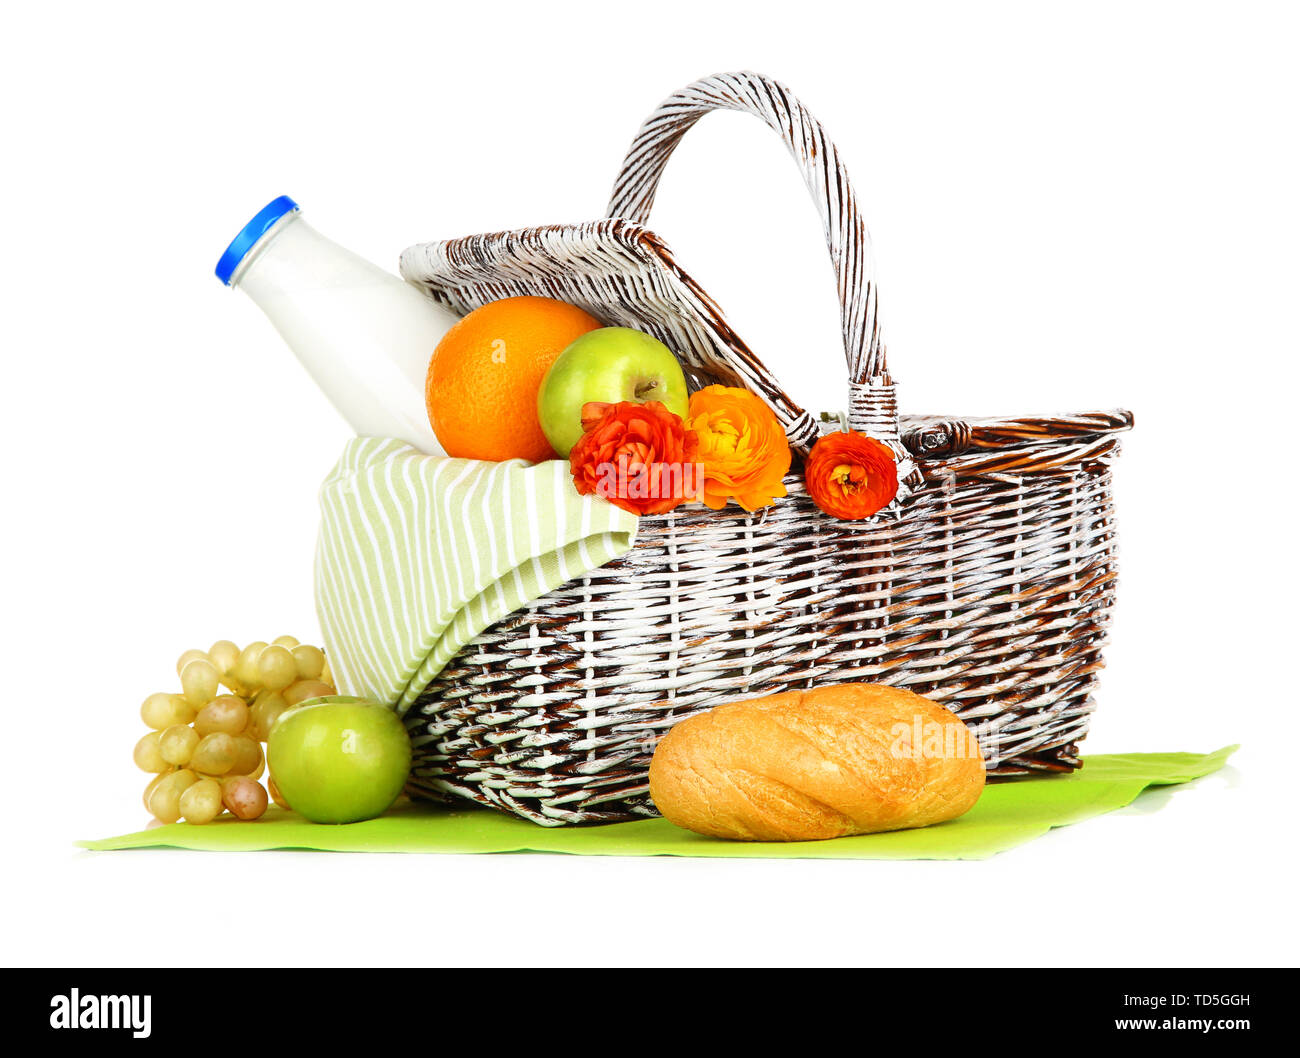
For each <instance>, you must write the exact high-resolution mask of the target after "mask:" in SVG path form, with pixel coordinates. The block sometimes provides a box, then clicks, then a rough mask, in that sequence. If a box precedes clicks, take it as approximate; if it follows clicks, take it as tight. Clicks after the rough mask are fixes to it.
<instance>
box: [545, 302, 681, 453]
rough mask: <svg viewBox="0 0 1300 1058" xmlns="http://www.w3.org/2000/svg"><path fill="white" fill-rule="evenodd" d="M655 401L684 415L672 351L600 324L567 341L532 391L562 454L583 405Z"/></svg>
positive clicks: (577, 428) (578, 425)
mask: <svg viewBox="0 0 1300 1058" xmlns="http://www.w3.org/2000/svg"><path fill="white" fill-rule="evenodd" d="M652 400H657V401H659V402H660V403H661V404H663V405H664V406H665V407H666V408H667V409H668V410H669V411H671V412H674V413H676V414H677V415H680V416H682V417H683V418H685V416H686V407H687V396H686V376H685V375H683V374H682V366H681V364H679V363H678V362H677V357H676V356H674V355H673V351H672V350H671V349H669V348H668V346H666V345H664V343H663V342H661V341H659V340H658V339H657V338H652V337H651V336H650V335H648V334H643V333H642V332H641V331H634V330H632V329H631V328H630V327H600V328H598V329H597V330H594V331H588V332H587V333H586V334H584V335H582V337H580V338H578V339H576V340H575V341H574V342H572V343H571V344H570V345H569V346H568V347H567V348H566V349H565V350H564V352H562V353H561V354H560V355H559V357H558V358H557V359H556V361H555V363H553V364H552V365H551V368H550V370H549V371H547V373H546V377H545V378H544V379H543V380H542V388H541V389H540V390H538V393H537V417H538V419H540V420H541V423H542V432H543V433H545V434H546V439H547V440H548V441H550V442H551V447H552V448H554V449H555V451H556V453H557V454H559V455H561V456H567V455H568V454H569V449H571V448H572V447H573V446H574V445H575V444H577V443H578V439H579V438H580V437H582V408H583V405H584V404H588V403H592V402H597V403H602V404H615V403H618V402H619V401H635V402H636V403H637V404H645V403H648V402H649V401H652Z"/></svg>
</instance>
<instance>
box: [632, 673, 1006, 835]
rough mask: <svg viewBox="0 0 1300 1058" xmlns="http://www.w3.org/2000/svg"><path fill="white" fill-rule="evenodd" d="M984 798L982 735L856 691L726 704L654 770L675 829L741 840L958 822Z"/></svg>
mask: <svg viewBox="0 0 1300 1058" xmlns="http://www.w3.org/2000/svg"><path fill="white" fill-rule="evenodd" d="M983 789H984V759H983V757H982V756H981V754H980V750H979V744H978V743H977V742H976V741H975V736H974V734H973V733H972V732H971V731H970V730H969V729H968V728H967V727H966V725H965V724H963V723H962V722H961V721H960V720H959V719H957V717H956V716H954V715H953V714H952V713H950V712H949V711H948V710H947V709H944V708H943V707H942V706H940V705H937V704H936V703H934V702H932V701H930V700H929V699H928V698H922V697H921V696H920V695H918V694H913V693H912V692H911V691H905V690H900V689H898V688H895V687H885V686H882V685H880V684H871V683H847V684H840V685H838V686H832V687H820V688H817V689H814V690H809V691H790V692H788V693H785V694H775V695H772V696H771V697H769V698H756V699H752V700H750V701H746V702H735V703H732V704H730V705H722V706H719V707H718V708H716V709H713V710H710V711H709V712H707V713H701V714H700V715H699V716H694V717H691V718H689V719H687V720H683V721H682V722H681V723H679V724H677V725H676V726H675V727H673V728H672V729H671V730H669V732H668V734H666V735H665V736H664V737H663V739H662V740H661V741H660V743H659V746H658V748H657V749H656V750H655V755H654V759H653V761H651V764H650V796H651V798H652V799H653V800H654V803H655V807H656V808H658V809H659V811H660V812H661V813H662V814H663V815H664V816H666V817H667V818H668V819H670V820H671V821H672V822H674V823H676V824H677V825H678V826H681V827H686V828H687V829H689V830H694V831H696V832H698V833H700V834H707V835H709V836H711V837H718V838H735V839H738V840H744V841H814V840H818V839H821V838H836V837H843V836H845V835H848V834H870V833H874V832H876V831H881V830H901V829H904V828H906V827H923V826H928V825H929V824H931V823H940V822H943V821H944V820H946V819H953V818H955V817H957V816H959V815H961V814H962V813H963V812H965V811H966V810H967V809H968V808H970V807H971V806H972V805H973V804H974V803H975V802H976V801H977V800H979V796H980V793H981V792H982V791H983Z"/></svg>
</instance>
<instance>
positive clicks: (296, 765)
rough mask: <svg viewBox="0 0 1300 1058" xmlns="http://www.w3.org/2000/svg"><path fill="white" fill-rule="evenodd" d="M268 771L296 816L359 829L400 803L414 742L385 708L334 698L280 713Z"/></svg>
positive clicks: (269, 749)
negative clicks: (355, 825) (365, 821)
mask: <svg viewBox="0 0 1300 1058" xmlns="http://www.w3.org/2000/svg"><path fill="white" fill-rule="evenodd" d="M266 764H267V768H268V769H269V770H270V772H271V779H272V781H273V782H274V783H275V785H276V788H277V789H278V790H279V792H280V795H281V796H282V797H283V798H284V800H285V801H286V802H287V803H288V805H289V807H290V808H292V809H293V810H294V811H295V812H297V813H299V814H300V815H303V816H305V817H306V818H308V819H310V820H311V821H312V822H313V823H355V822H358V821H359V820H362V819H373V818H374V817H375V816H377V815H379V814H380V813H381V812H383V811H384V810H385V809H387V808H388V807H389V806H390V805H391V804H392V803H393V802H394V801H395V800H397V795H398V794H400V793H401V792H402V787H403V786H405V785H406V776H407V773H408V772H409V771H410V770H411V740H410V737H409V736H408V735H407V733H406V728H405V727H404V726H402V721H401V720H400V719H399V718H398V717H397V715H396V714H395V713H394V712H393V711H392V710H391V709H388V708H387V707H386V706H383V705H380V704H379V703H378V702H372V701H367V700H366V699H364V698H349V697H346V696H343V695H330V696H328V697H324V698H313V699H311V700H310V701H307V702H303V703H302V704H301V705H298V706H294V707H293V708H292V709H289V710H287V711H285V712H284V713H282V714H280V717H279V719H278V720H276V722H275V725H274V726H273V727H272V728H271V734H270V737H269V738H268V739H267V742H266Z"/></svg>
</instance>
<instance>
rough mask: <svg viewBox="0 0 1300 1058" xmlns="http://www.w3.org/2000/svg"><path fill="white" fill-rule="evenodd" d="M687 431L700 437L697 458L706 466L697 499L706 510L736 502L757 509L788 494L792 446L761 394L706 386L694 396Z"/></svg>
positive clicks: (694, 453) (687, 420)
mask: <svg viewBox="0 0 1300 1058" xmlns="http://www.w3.org/2000/svg"><path fill="white" fill-rule="evenodd" d="M686 429H687V430H690V431H693V432H694V433H695V436H696V443H695V447H694V451H693V455H694V458H695V459H696V460H697V461H698V462H699V463H700V464H701V466H702V468H703V475H702V482H701V486H702V487H701V493H700V496H699V497H698V498H699V499H700V500H701V501H702V502H703V503H704V504H705V505H706V506H708V507H712V508H713V509H714V510H718V509H720V508H722V507H724V506H725V505H726V503H727V501H728V500H735V501H736V502H737V503H739V504H740V505H741V506H742V507H744V508H745V510H747V511H753V510H757V509H758V508H759V507H766V506H767V505H768V504H770V503H771V502H772V501H773V500H775V499H776V498H777V497H779V496H784V495H785V485H784V484H782V482H781V479H782V478H783V477H785V475H786V473H787V472H788V471H789V469H790V443H789V442H788V441H787V440H786V437H785V430H784V429H782V427H781V423H780V422H779V421H778V420H777V417H776V416H775V415H774V414H773V413H772V409H771V408H769V407H768V406H767V405H766V404H764V403H763V401H762V399H761V398H759V397H758V396H757V395H755V394H753V393H751V392H750V391H749V390H747V389H737V388H735V387H731V386H706V387H705V388H704V389H701V390H699V391H697V392H695V393H692V394H691V402H690V409H689V411H688V412H687V414H686Z"/></svg>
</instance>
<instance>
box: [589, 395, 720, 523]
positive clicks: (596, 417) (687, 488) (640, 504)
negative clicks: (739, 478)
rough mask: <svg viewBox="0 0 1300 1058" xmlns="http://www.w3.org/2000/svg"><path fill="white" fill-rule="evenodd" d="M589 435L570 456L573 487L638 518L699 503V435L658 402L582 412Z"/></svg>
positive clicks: (606, 406) (625, 402)
mask: <svg viewBox="0 0 1300 1058" xmlns="http://www.w3.org/2000/svg"><path fill="white" fill-rule="evenodd" d="M582 412H583V414H582V419H583V426H584V428H585V430H586V432H585V433H584V434H583V435H582V437H581V438H580V439H579V441H578V443H577V444H576V445H574V446H573V450H572V451H571V452H570V453H569V469H570V470H571V471H572V473H573V483H574V485H575V486H577V489H578V492H579V493H580V494H581V495H583V496H586V495H589V494H591V493H595V494H596V495H597V496H603V497H604V498H605V499H607V500H609V502H610V503H612V504H614V505H615V506H616V507H622V508H623V510H625V511H631V512H632V513H633V514H663V513H664V512H665V511H671V510H672V509H673V508H674V507H676V506H677V505H678V504H680V503H682V502H683V501H684V500H690V499H695V498H696V494H697V493H698V491H699V489H698V486H697V484H696V482H695V480H694V478H695V464H694V462H693V459H692V451H691V450H692V449H693V448H694V446H695V435H694V434H693V433H691V432H690V431H688V430H687V429H686V427H685V425H684V424H683V423H682V418H681V416H680V415H677V414H675V413H674V412H671V411H669V410H668V409H667V408H666V407H664V406H663V405H662V404H661V403H659V401H657V400H652V401H647V402H646V403H645V404H637V403H635V402H633V401H622V402H621V403H618V404H609V405H605V406H603V407H602V406H600V405H590V404H589V405H587V406H586V407H584V408H583V410H582Z"/></svg>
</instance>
